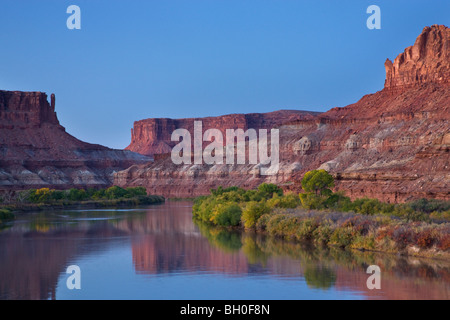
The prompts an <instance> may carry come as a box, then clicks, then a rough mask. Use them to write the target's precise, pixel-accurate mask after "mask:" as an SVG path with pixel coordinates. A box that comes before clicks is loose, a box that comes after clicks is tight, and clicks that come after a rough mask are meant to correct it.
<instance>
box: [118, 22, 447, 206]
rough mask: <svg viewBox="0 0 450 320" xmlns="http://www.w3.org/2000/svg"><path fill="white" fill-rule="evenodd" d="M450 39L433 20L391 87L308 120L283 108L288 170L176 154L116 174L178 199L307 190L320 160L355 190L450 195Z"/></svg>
mask: <svg viewBox="0 0 450 320" xmlns="http://www.w3.org/2000/svg"><path fill="white" fill-rule="evenodd" d="M448 39H449V29H448V28H446V27H444V26H432V27H427V28H425V29H424V31H423V33H422V34H421V35H420V36H419V38H418V39H417V41H416V43H415V45H414V46H413V47H410V48H408V49H406V51H405V53H402V54H401V55H399V57H397V59H395V61H394V63H393V64H392V66H391V65H390V64H389V63H388V67H387V77H386V87H385V88H384V89H383V90H381V91H379V92H377V93H375V94H369V95H366V96H364V97H363V98H362V99H361V100H360V101H358V102H357V103H354V104H352V105H349V106H347V107H345V108H333V109H331V110H329V111H328V112H326V113H323V114H316V115H308V117H301V118H299V119H292V118H290V117H288V116H286V114H280V113H278V114H277V113H273V115H276V116H278V119H276V121H274V122H272V123H271V125H272V126H276V127H277V128H279V130H280V169H279V171H278V173H277V174H275V175H271V176H263V175H261V174H259V173H260V166H259V165H250V164H245V165H227V164H223V165H195V168H194V165H175V164H173V163H172V161H171V159H170V157H167V156H166V157H161V158H160V159H159V160H158V161H155V162H154V163H151V164H147V165H137V166H132V167H131V168H128V169H127V170H124V171H121V172H118V173H116V174H115V184H117V185H120V186H139V185H144V186H146V188H147V189H148V191H150V192H152V193H156V194H162V195H164V196H169V197H186V196H198V195H202V194H208V193H209V191H210V189H211V188H216V187H218V186H220V185H221V186H233V185H237V186H241V187H246V188H254V187H256V186H257V185H259V184H260V183H262V182H271V183H277V184H279V185H281V186H283V187H284V188H285V189H286V190H292V191H295V192H299V191H300V190H301V187H300V181H301V178H302V177H303V175H304V173H305V172H307V171H309V170H312V169H317V168H319V167H320V168H326V169H327V170H329V171H330V172H331V173H332V174H333V175H334V176H335V177H336V189H337V190H343V191H345V193H346V194H347V195H349V196H351V197H352V198H355V197H363V196H367V197H373V198H379V199H381V200H384V201H390V202H402V201H407V200H411V199H415V198H421V197H433V198H439V199H449V198H450V163H449V159H450V157H449V152H450V146H449V141H450V138H449V137H450V129H449V128H450V123H449V122H450V82H449V79H450V74H449V73H448V70H449V69H448V64H449V62H450V59H449V56H448V54H449V53H448V45H449V41H448ZM234 117H236V121H240V120H238V119H242V118H238V117H237V116H236V115H234ZM263 117H264V116H263ZM144 121H145V120H144ZM164 121H166V120H164ZM183 121H184V123H182V125H183V126H189V125H193V121H192V120H186V119H185V120H183ZM152 122H153V123H158V121H157V120H152ZM191 122H192V124H190V123H191ZM206 122H207V121H206ZM179 125H181V124H179ZM225 125H226V126H229V123H226V124H225ZM253 125H254V126H257V122H252V123H250V122H247V124H246V127H247V128H252V126H253ZM148 127H149V128H154V127H155V126H148ZM174 127H176V126H173V127H171V128H174ZM205 127H206V126H205ZM152 130H153V129H152ZM151 132H154V133H157V134H153V135H151V137H152V138H151V139H147V140H145V139H143V140H142V141H151V143H152V145H153V144H158V143H160V142H163V143H167V141H166V137H170V136H169V132H166V131H165V130H163V129H162V128H160V127H158V129H157V130H156V129H155V130H153V131H151ZM170 133H171V132H170ZM144 136H145V135H144ZM147 136H148V135H147ZM161 137H164V138H161ZM134 139H135V140H133V141H132V144H131V145H130V147H129V148H130V149H131V148H132V147H133V146H139V147H138V148H134V147H133V150H135V151H139V150H144V151H145V150H146V143H147V142H145V143H142V145H139V143H140V141H141V140H140V138H139V136H137V135H136V125H135V136H134ZM152 152H155V150H153V151H152ZM143 153H146V151H145V152H143ZM193 172H195V173H193Z"/></svg>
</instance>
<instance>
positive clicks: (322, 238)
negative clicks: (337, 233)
mask: <svg viewBox="0 0 450 320" xmlns="http://www.w3.org/2000/svg"><path fill="white" fill-rule="evenodd" d="M333 232H334V230H333V229H332V228H331V225H330V224H329V223H326V222H325V223H321V224H320V225H319V226H318V227H317V228H316V229H315V230H314V231H313V237H314V240H315V241H316V242H318V243H320V244H328V243H329V242H330V239H331V236H332V234H333Z"/></svg>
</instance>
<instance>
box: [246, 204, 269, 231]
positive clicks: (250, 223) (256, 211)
mask: <svg viewBox="0 0 450 320" xmlns="http://www.w3.org/2000/svg"><path fill="white" fill-rule="evenodd" d="M269 212H270V207H269V206H268V205H266V203H265V202H256V201H250V202H248V203H247V205H246V206H245V209H244V210H243V212H242V223H243V225H244V226H245V228H247V229H250V228H253V227H254V226H255V224H256V222H257V221H258V219H259V218H260V217H261V216H262V215H263V214H266V213H269Z"/></svg>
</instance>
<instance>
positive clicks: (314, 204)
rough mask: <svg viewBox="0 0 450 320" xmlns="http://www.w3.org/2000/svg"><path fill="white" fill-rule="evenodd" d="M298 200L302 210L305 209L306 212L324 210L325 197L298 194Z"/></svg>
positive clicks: (309, 193) (310, 193) (312, 194)
mask: <svg viewBox="0 0 450 320" xmlns="http://www.w3.org/2000/svg"><path fill="white" fill-rule="evenodd" d="M299 198H300V201H301V203H302V206H303V208H305V209H308V210H314V209H315V210H320V209H325V202H326V200H327V197H324V196H322V195H319V194H315V193H312V192H308V193H300V194H299Z"/></svg>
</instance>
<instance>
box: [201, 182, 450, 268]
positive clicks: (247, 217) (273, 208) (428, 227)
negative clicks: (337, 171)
mask: <svg viewBox="0 0 450 320" xmlns="http://www.w3.org/2000/svg"><path fill="white" fill-rule="evenodd" d="M308 196H311V194H310V195H308ZM304 198H305V195H304V194H300V195H295V194H287V195H283V194H282V191H280V190H279V189H277V187H276V186H274V185H272V186H270V185H265V186H263V187H262V188H259V189H258V190H244V189H240V188H231V189H218V190H213V191H212V194H211V195H210V196H207V197H200V198H198V199H197V200H196V201H195V203H194V206H193V217H194V219H197V220H199V221H202V222H204V223H208V224H211V225H216V226H222V227H228V228H230V227H231V228H240V229H245V230H253V231H254V232H256V233H267V234H270V235H272V236H275V237H280V238H284V239H287V240H292V241H298V242H310V243H314V244H316V245H326V246H330V247H340V248H348V249H355V250H362V251H377V252H386V253H393V254H397V255H408V256H414V257H425V258H434V259H444V260H450V223H449V221H448V220H446V219H447V217H448V209H447V206H448V203H445V202H442V203H439V204H438V205H436V203H434V202H427V201H425V202H423V201H422V202H416V203H413V204H402V205H392V204H383V203H380V202H377V200H374V199H358V200H355V201H353V202H352V201H350V200H349V199H347V198H345V197H343V196H341V195H337V194H332V193H329V194H328V195H327V196H326V197H325V196H323V197H322V196H315V195H313V196H311V199H309V200H310V201H304V202H303V201H301V200H303V199H304ZM330 199H331V200H330ZM311 200H314V201H316V202H320V203H328V206H330V207H334V208H335V209H332V208H326V206H323V207H322V208H321V209H320V210H312V209H311V207H310V206H309V204H310V203H311ZM418 204H420V206H419V205H418ZM428 207H433V210H434V211H433V212H432V213H427V212H426V210H425V209H423V208H428ZM343 208H344V209H347V211H346V212H345V211H344V210H342V209H343ZM442 208H444V209H442ZM339 209H341V210H339Z"/></svg>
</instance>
